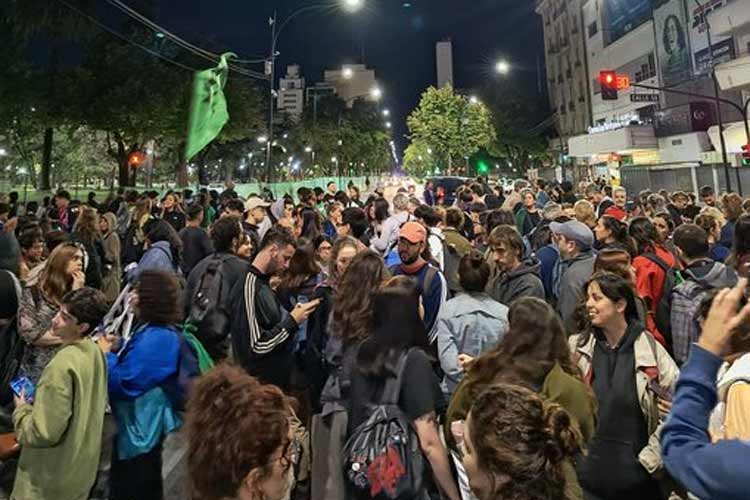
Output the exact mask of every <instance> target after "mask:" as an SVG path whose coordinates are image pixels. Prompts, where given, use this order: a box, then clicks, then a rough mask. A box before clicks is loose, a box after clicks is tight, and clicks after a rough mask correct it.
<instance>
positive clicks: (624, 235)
mask: <svg viewBox="0 0 750 500" xmlns="http://www.w3.org/2000/svg"><path fill="white" fill-rule="evenodd" d="M599 220H600V221H601V223H602V224H603V225H604V227H605V228H606V229H607V231H609V232H610V234H611V235H612V238H613V239H614V240H615V243H614V244H612V245H610V246H617V247H619V248H622V249H623V250H625V251H626V252H628V253H629V254H630V255H633V253H634V252H635V248H634V245H633V240H632V239H631V238H630V235H628V225H627V224H625V223H624V222H622V221H620V220H619V219H617V218H616V217H613V216H611V215H603V216H602V217H601V219H599ZM602 243H603V242H602Z"/></svg>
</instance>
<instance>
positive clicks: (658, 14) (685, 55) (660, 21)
mask: <svg viewBox="0 0 750 500" xmlns="http://www.w3.org/2000/svg"><path fill="white" fill-rule="evenodd" d="M654 29H655V30H656V52H657V54H658V57H659V67H660V69H661V83H662V85H664V86H665V87H671V86H672V85H676V84H678V83H681V82H684V81H685V80H688V79H689V78H690V77H691V76H692V72H691V64H690V59H691V57H690V44H689V43H688V30H687V14H686V11H685V3H684V0H669V1H667V2H665V3H664V4H662V5H661V6H660V7H658V8H655V9H654Z"/></svg>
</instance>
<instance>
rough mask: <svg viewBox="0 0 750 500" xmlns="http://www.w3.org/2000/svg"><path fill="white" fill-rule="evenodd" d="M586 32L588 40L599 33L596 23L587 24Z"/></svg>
mask: <svg viewBox="0 0 750 500" xmlns="http://www.w3.org/2000/svg"><path fill="white" fill-rule="evenodd" d="M588 30H589V38H591V37H592V36H594V35H596V34H597V33H599V27H598V26H597V25H596V21H594V22H593V23H591V24H589V28H588Z"/></svg>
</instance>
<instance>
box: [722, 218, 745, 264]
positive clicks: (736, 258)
mask: <svg viewBox="0 0 750 500" xmlns="http://www.w3.org/2000/svg"><path fill="white" fill-rule="evenodd" d="M748 254H750V215H742V216H740V217H739V218H738V219H737V221H736V222H735V223H734V241H733V242H732V253H731V254H730V255H729V259H728V261H727V262H728V263H729V264H730V265H731V266H732V267H734V268H735V269H736V270H737V271H739V269H737V267H738V266H739V265H740V263H741V261H742V258H743V257H745V256H746V255H748Z"/></svg>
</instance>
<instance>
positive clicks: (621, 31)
mask: <svg viewBox="0 0 750 500" xmlns="http://www.w3.org/2000/svg"><path fill="white" fill-rule="evenodd" d="M651 1H652V0H604V34H605V39H606V43H607V45H609V44H610V43H612V42H614V41H615V40H618V39H619V38H621V37H622V36H623V35H625V34H626V33H628V32H630V31H632V30H634V29H635V28H637V27H638V26H640V25H641V24H643V23H644V22H646V21H648V20H649V19H650V18H651Z"/></svg>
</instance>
